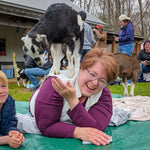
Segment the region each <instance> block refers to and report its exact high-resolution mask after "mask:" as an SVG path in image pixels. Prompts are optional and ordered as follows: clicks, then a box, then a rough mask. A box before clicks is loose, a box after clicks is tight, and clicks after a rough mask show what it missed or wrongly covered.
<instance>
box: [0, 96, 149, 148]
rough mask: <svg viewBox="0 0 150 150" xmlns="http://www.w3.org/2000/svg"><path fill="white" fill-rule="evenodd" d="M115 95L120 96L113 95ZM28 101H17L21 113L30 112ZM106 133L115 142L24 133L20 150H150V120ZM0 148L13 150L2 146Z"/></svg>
mask: <svg viewBox="0 0 150 150" xmlns="http://www.w3.org/2000/svg"><path fill="white" fill-rule="evenodd" d="M113 97H119V96H117V95H113ZM28 104H29V103H28V102H19V101H16V110H17V112H19V113H22V114H26V113H28ZM105 133H107V134H109V135H111V136H112V139H113V142H112V143H110V144H109V145H107V146H95V145H82V142H81V141H80V140H77V139H67V138H62V139H61V138H48V137H44V136H42V135H33V134H24V136H25V141H24V143H23V144H22V146H21V147H20V148H19V150H150V121H144V122H140V121H127V122H126V124H124V125H121V126H118V127H110V126H109V127H107V128H106V129H105ZM0 150H11V148H10V147H9V146H7V145H6V146H0Z"/></svg>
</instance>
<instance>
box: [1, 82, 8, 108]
mask: <svg viewBox="0 0 150 150" xmlns="http://www.w3.org/2000/svg"><path fill="white" fill-rule="evenodd" d="M7 97H8V85H7V84H5V83H3V82H1V81H0V105H1V104H4V103H5V101H6V99H7Z"/></svg>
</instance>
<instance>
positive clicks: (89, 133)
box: [73, 127, 110, 146]
mask: <svg viewBox="0 0 150 150" xmlns="http://www.w3.org/2000/svg"><path fill="white" fill-rule="evenodd" d="M73 136H74V138H77V139H81V140H83V141H89V142H91V143H93V144H95V145H97V146H99V145H107V144H109V143H110V142H109V140H110V136H109V135H107V134H105V133H104V132H102V131H100V130H98V129H95V128H91V127H76V128H75V131H74V134H73Z"/></svg>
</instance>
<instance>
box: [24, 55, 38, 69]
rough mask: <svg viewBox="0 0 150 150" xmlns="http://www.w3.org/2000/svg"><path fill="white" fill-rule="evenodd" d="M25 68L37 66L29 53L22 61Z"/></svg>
mask: <svg viewBox="0 0 150 150" xmlns="http://www.w3.org/2000/svg"><path fill="white" fill-rule="evenodd" d="M24 65H25V68H35V67H38V66H37V64H36V63H35V62H34V60H33V58H32V57H31V56H29V55H27V56H26V58H25V62H24Z"/></svg>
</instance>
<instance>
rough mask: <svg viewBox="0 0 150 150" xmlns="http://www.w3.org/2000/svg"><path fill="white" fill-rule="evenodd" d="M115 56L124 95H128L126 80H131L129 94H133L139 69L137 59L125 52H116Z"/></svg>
mask: <svg viewBox="0 0 150 150" xmlns="http://www.w3.org/2000/svg"><path fill="white" fill-rule="evenodd" d="M114 55H115V58H116V59H117V61H118V63H119V77H120V78H122V83H123V86H124V95H125V96H128V80H130V81H131V89H130V96H134V87H135V83H136V81H137V80H138V77H139V73H140V71H141V67H140V64H139V62H138V60H137V59H136V58H135V57H133V56H129V55H127V54H123V53H116V54H114Z"/></svg>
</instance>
